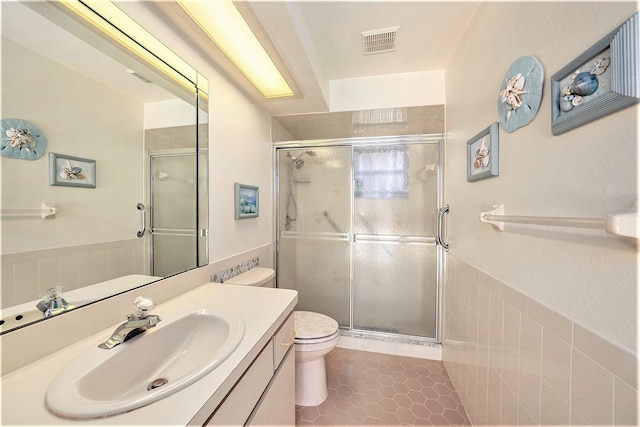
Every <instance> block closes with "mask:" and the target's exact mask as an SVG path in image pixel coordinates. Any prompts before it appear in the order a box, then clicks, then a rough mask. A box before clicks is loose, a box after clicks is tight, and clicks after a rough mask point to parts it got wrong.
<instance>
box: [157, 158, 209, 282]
mask: <svg viewBox="0 0 640 427" xmlns="http://www.w3.org/2000/svg"><path fill="white" fill-rule="evenodd" d="M194 151H195V150H192V149H191V150H188V149H183V150H166V151H164V152H161V151H158V152H154V153H150V156H149V159H150V169H149V170H150V175H151V176H150V178H151V189H150V204H151V206H150V207H151V214H150V218H149V220H150V225H151V226H150V229H149V233H150V236H151V237H150V238H151V242H150V248H151V256H150V257H149V258H150V263H151V265H150V270H151V275H153V276H169V275H172V274H175V273H176V272H180V271H186V270H190V269H192V268H195V267H197V266H198V265H199V263H198V258H200V259H201V261H202V259H204V257H205V256H206V252H207V250H208V248H207V244H206V239H201V238H199V235H201V234H202V233H203V229H202V227H199V226H198V224H196V221H198V219H197V218H203V217H206V211H205V209H206V206H200V204H199V203H198V193H197V187H196V183H197V182H198V179H199V182H200V185H206V179H205V175H206V169H204V168H196V158H195V153H194ZM199 156H200V162H201V164H206V162H207V155H206V152H201V153H200V154H199ZM197 174H198V175H201V176H200V177H199V178H198V176H197ZM198 210H199V211H200V212H198V214H199V215H198V216H196V211H198ZM194 248H196V250H195V251H194Z"/></svg>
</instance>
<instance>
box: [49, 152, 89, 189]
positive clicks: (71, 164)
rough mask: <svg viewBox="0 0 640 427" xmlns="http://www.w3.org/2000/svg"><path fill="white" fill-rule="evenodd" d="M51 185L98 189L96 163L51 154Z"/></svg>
mask: <svg viewBox="0 0 640 427" xmlns="http://www.w3.org/2000/svg"><path fill="white" fill-rule="evenodd" d="M49 185H61V186H66V187H85V188H96V161H95V160H91V159H83V158H80V157H73V156H65V155H62V154H57V153H49Z"/></svg>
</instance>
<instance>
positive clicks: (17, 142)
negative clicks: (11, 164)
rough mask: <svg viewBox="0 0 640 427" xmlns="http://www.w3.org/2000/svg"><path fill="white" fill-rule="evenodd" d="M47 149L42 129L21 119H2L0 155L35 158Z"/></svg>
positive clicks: (26, 158)
mask: <svg viewBox="0 0 640 427" xmlns="http://www.w3.org/2000/svg"><path fill="white" fill-rule="evenodd" d="M46 151H47V138H46V137H45V136H44V134H43V133H42V131H40V129H38V128H37V127H35V126H34V125H32V124H31V123H29V122H27V121H25V120H21V119H2V122H1V124H0V156H3V157H8V158H10V159H22V160H37V159H39V158H40V157H42V156H44V153H45V152H46Z"/></svg>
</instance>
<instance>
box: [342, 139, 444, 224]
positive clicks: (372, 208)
mask: <svg viewBox="0 0 640 427" xmlns="http://www.w3.org/2000/svg"><path fill="white" fill-rule="evenodd" d="M357 148H358V151H355V150H354V196H355V197H354V199H353V202H354V215H353V218H354V233H355V234H366V235H395V236H435V234H436V216H437V212H438V204H437V202H438V199H437V194H438V192H437V188H438V175H437V167H436V165H437V161H438V146H437V144H412V145H403V146H392V147H380V146H375V147H367V148H366V149H363V148H360V147H357ZM356 153H358V154H356ZM377 153H380V155H382V156H383V157H382V158H384V157H385V156H386V157H387V160H386V161H385V160H380V159H382V158H381V157H378V154H377ZM382 153H384V154H382ZM405 156H407V158H406V159H405ZM355 159H359V160H358V161H355ZM359 163H360V166H358V164H359ZM363 168H364V169H363ZM363 170H366V171H368V172H367V174H363V173H362V171H363ZM358 171H361V172H360V173H359V172H358ZM391 172H394V173H393V174H392V173H391ZM376 173H379V174H380V176H381V177H380V178H376V179H378V181H377V182H378V183H379V182H387V183H386V184H385V185H384V186H383V185H381V184H380V185H378V187H377V188H376V187H374V186H375V185H376V181H372V182H371V184H366V183H365V184H363V187H366V186H368V187H369V189H367V188H365V189H364V190H366V192H364V191H363V193H362V194H361V196H360V197H358V188H357V187H358V182H357V180H358V179H359V178H358V176H375V175H376ZM384 173H388V174H389V176H395V177H396V178H383V176H384ZM360 179H361V178H360ZM385 180H387V181H385ZM385 188H386V190H385ZM384 191H388V192H387V193H386V195H385V194H384ZM393 193H395V194H398V195H401V197H400V196H399V197H392V196H391V194H393ZM365 194H369V197H367V196H365ZM375 194H377V195H378V196H376V197H373V195H375Z"/></svg>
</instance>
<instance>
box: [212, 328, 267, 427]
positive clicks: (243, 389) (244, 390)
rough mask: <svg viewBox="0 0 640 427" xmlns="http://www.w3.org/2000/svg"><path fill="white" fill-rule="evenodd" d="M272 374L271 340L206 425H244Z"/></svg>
mask: <svg viewBox="0 0 640 427" xmlns="http://www.w3.org/2000/svg"><path fill="white" fill-rule="evenodd" d="M272 376H273V341H269V344H267V345H266V346H265V348H264V349H263V350H262V352H261V353H260V355H259V356H258V357H257V358H256V360H255V361H254V362H253V364H252V365H251V366H250V367H249V369H247V371H246V372H245V374H244V375H243V376H242V377H241V378H240V380H239V381H238V382H237V383H236V385H235V386H234V387H233V389H232V390H231V391H230V392H229V394H228V395H227V397H226V398H225V400H223V401H222V404H221V405H220V406H219V407H218V410H216V412H215V413H214V414H213V417H211V419H210V420H209V421H208V422H207V423H205V426H230V425H244V423H245V422H246V421H247V419H248V418H249V415H251V412H252V411H253V408H254V407H255V405H256V402H257V401H258V400H259V399H260V396H262V393H263V392H264V389H265V388H266V387H267V385H268V384H269V381H271V377H272Z"/></svg>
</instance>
